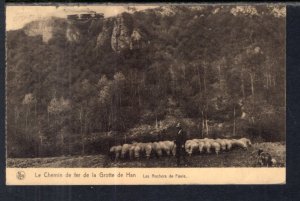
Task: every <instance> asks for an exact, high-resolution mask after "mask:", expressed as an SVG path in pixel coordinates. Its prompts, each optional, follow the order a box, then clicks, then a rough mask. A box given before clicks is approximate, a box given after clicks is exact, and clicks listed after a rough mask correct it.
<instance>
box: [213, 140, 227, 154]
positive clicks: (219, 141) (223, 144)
mask: <svg viewBox="0 0 300 201" xmlns="http://www.w3.org/2000/svg"><path fill="white" fill-rule="evenodd" d="M215 141H216V142H217V143H219V144H220V146H221V150H222V151H225V150H226V145H227V144H226V141H225V140H223V139H219V138H218V139H216V140H215Z"/></svg>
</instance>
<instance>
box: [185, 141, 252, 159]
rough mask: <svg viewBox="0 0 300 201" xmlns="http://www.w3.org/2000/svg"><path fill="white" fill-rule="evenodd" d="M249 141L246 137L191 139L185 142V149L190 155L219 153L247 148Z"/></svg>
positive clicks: (249, 144)
mask: <svg viewBox="0 0 300 201" xmlns="http://www.w3.org/2000/svg"><path fill="white" fill-rule="evenodd" d="M251 145H252V144H251V141H250V140H249V139H247V138H241V139H239V140H237V139H219V138H218V139H209V138H204V139H193V140H187V141H186V143H185V151H186V152H187V153H188V155H189V156H191V155H192V154H193V153H204V152H206V153H211V152H212V151H214V152H215V153H216V154H219V153H220V152H221V151H230V150H231V149H232V148H236V147H238V148H243V149H247V148H248V147H249V146H251Z"/></svg>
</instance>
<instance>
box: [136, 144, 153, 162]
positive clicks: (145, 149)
mask: <svg viewBox="0 0 300 201" xmlns="http://www.w3.org/2000/svg"><path fill="white" fill-rule="evenodd" d="M138 145H139V146H140V148H141V150H140V152H141V153H143V154H145V156H146V158H147V159H149V158H150V155H151V152H152V143H138Z"/></svg>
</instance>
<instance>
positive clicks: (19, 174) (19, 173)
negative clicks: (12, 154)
mask: <svg viewBox="0 0 300 201" xmlns="http://www.w3.org/2000/svg"><path fill="white" fill-rule="evenodd" d="M24 178H25V172H24V171H18V172H17V179H19V180H23V179H24Z"/></svg>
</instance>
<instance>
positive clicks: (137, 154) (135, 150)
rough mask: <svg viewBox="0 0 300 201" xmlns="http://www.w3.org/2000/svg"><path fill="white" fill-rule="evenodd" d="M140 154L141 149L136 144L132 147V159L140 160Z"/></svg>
mask: <svg viewBox="0 0 300 201" xmlns="http://www.w3.org/2000/svg"><path fill="white" fill-rule="evenodd" d="M141 152H142V148H141V146H140V144H136V145H135V146H134V157H135V158H140V154H141Z"/></svg>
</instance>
